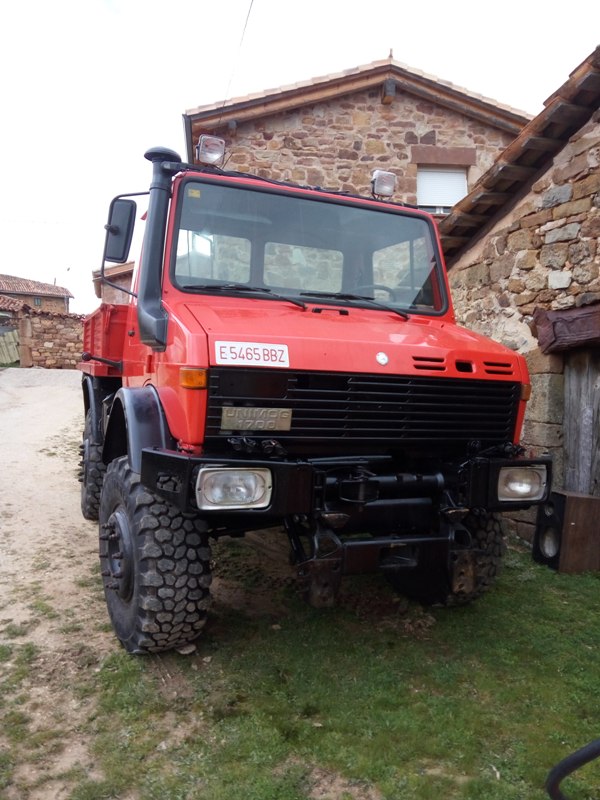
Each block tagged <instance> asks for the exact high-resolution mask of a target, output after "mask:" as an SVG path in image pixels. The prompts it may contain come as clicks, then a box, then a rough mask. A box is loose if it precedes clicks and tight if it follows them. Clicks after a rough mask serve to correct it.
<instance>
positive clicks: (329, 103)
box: [183, 57, 530, 214]
mask: <svg viewBox="0 0 600 800" xmlns="http://www.w3.org/2000/svg"><path fill="white" fill-rule="evenodd" d="M183 119H184V126H185V131H186V146H187V160H188V161H189V162H190V163H193V162H194V159H195V147H196V144H197V142H198V139H199V137H200V135H201V134H212V135H216V136H220V137H222V138H224V139H225V140H226V142H227V162H226V169H228V170H238V171H241V172H252V173H254V174H258V175H259V176H261V177H266V178H271V179H275V180H282V181H291V182H293V183H297V184H303V185H309V186H321V187H325V188H332V189H336V190H341V191H347V192H350V193H353V194H369V193H370V185H371V175H372V172H373V170H374V169H385V170H389V171H392V172H394V173H395V174H396V176H397V178H398V185H397V190H396V197H397V198H398V199H401V200H402V201H404V202H407V203H410V204H413V205H419V206H421V207H424V208H427V209H428V210H430V211H432V212H433V213H438V214H444V213H447V212H448V211H449V210H450V208H451V207H452V206H453V205H454V203H455V202H456V201H457V200H459V199H460V198H461V197H463V196H464V195H465V194H467V192H468V190H469V188H470V187H471V186H473V185H474V184H475V183H476V181H477V180H478V179H479V178H480V177H481V175H482V174H483V173H484V172H486V171H487V170H488V169H489V167H491V165H492V164H493V162H494V161H495V159H496V158H497V156H498V154H499V153H500V152H502V151H503V150H504V149H505V148H506V146H507V145H508V144H509V143H510V142H512V141H513V140H514V138H515V136H517V134H518V133H519V132H520V131H521V129H522V128H523V126H524V125H525V124H526V123H527V122H528V121H529V119H530V117H529V116H528V115H527V114H525V113H524V112H520V111H516V110H515V109H512V108H509V107H508V106H504V105H500V104H498V103H497V102H496V101H494V100H490V99H489V98H485V97H481V96H480V95H476V94H473V93H471V92H469V91H468V90H466V89H463V88H460V87H457V86H454V85H452V84H451V83H447V82H445V81H441V80H439V79H438V78H435V77H433V76H431V75H427V74H425V73H422V72H419V71H416V70H413V69H411V68H409V67H407V66H405V65H403V64H400V63H398V62H396V61H394V60H393V58H391V57H390V58H388V59H385V60H383V61H377V62H374V63H371V64H367V65H365V66H361V67H357V68H355V69H350V70H346V71H345V72H342V73H339V74H334V75H327V76H324V77H320V78H315V79H313V80H308V81H305V82H302V83H298V84H295V85H292V86H285V87H282V88H278V89H273V90H269V91H266V92H261V93H258V94H253V95H249V96H247V97H242V98H237V99H235V100H232V101H230V102H226V103H215V104H214V105H208V106H202V107H199V108H195V109H193V110H190V111H187V112H186V113H185V114H184V116H183Z"/></svg>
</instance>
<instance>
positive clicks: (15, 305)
mask: <svg viewBox="0 0 600 800" xmlns="http://www.w3.org/2000/svg"><path fill="white" fill-rule="evenodd" d="M24 305H25V303H24V302H23V301H22V300H16V299H15V298H14V297H6V295H3V294H0V311H15V312H16V311H20V310H21V309H22V308H23V306H24Z"/></svg>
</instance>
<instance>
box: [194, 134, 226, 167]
mask: <svg viewBox="0 0 600 800" xmlns="http://www.w3.org/2000/svg"><path fill="white" fill-rule="evenodd" d="M224 155H225V141H224V140H223V139H219V138H218V137H217V136H206V135H202V136H201V137H200V139H199V140H198V144H197V145H196V158H197V159H198V161H199V162H200V163H201V164H219V162H221V161H222V160H223V157H224Z"/></svg>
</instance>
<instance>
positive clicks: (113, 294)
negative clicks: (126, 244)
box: [92, 261, 134, 303]
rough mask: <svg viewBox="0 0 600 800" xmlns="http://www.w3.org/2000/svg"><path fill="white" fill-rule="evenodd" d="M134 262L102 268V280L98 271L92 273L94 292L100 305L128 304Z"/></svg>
mask: <svg viewBox="0 0 600 800" xmlns="http://www.w3.org/2000/svg"><path fill="white" fill-rule="evenodd" d="M133 269H134V262H133V261H128V262H127V263H125V264H113V265H111V266H107V267H105V268H104V278H105V280H104V281H102V280H101V277H100V270H99V269H96V270H94V272H93V273H92V276H93V280H94V292H95V294H96V297H97V298H98V299H99V300H100V301H101V302H102V303H128V302H129V298H130V296H131V295H130V294H129V292H130V291H131V283H132V279H133Z"/></svg>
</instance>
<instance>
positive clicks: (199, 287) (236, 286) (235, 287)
mask: <svg viewBox="0 0 600 800" xmlns="http://www.w3.org/2000/svg"><path fill="white" fill-rule="evenodd" d="M180 288H181V289H187V290H188V291H193V292H225V291H233V292H256V294H268V295H269V296H270V297H272V298H273V299H275V300H284V301H286V302H288V303H293V304H294V305H295V306H299V307H300V308H302V309H304V310H306V303H303V302H302V300H296V299H294V298H293V297H285V295H283V294H277V292H274V291H273V290H272V289H267V287H266V286H247V285H246V284H245V283H190V284H184V285H182V286H181V287H180Z"/></svg>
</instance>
